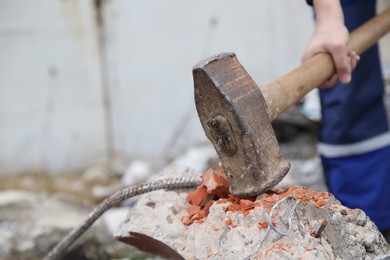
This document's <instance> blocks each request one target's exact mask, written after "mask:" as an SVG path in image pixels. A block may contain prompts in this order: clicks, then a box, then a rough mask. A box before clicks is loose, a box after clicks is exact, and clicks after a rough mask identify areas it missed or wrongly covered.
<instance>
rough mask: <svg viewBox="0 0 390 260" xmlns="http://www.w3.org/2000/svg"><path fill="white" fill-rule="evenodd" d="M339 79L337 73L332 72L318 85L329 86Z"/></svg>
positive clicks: (321, 86)
mask: <svg viewBox="0 0 390 260" xmlns="http://www.w3.org/2000/svg"><path fill="white" fill-rule="evenodd" d="M338 81H339V77H338V75H337V74H333V75H332V76H331V77H330V78H329V79H328V80H326V81H325V82H323V83H322V84H321V85H320V86H319V87H320V88H331V87H333V86H334V85H336V83H337V82H338Z"/></svg>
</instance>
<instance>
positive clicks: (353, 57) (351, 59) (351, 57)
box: [319, 51, 360, 88]
mask: <svg viewBox="0 0 390 260" xmlns="http://www.w3.org/2000/svg"><path fill="white" fill-rule="evenodd" d="M347 60H348V63H349V66H350V68H351V71H352V70H353V69H355V67H356V65H357V63H358V62H359V60H360V56H359V55H357V54H356V52H355V51H350V52H349V53H348V55H347ZM338 81H341V79H340V77H339V74H338V73H335V74H333V75H332V76H331V77H330V78H329V79H328V80H326V81H325V82H323V83H322V84H321V85H320V86H319V87H320V88H331V87H333V86H334V85H336V83H337V82H338ZM341 82H342V81H341ZM348 82H350V81H348ZM348 82H347V83H348ZM343 83H345V82H343Z"/></svg>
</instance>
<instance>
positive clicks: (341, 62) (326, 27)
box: [302, 0, 360, 87]
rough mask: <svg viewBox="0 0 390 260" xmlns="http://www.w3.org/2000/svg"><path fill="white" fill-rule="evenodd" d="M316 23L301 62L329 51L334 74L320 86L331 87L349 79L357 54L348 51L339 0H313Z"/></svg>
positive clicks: (357, 58)
mask: <svg viewBox="0 0 390 260" xmlns="http://www.w3.org/2000/svg"><path fill="white" fill-rule="evenodd" d="M313 7H314V11H315V13H316V25H315V30H314V33H313V35H312V37H311V39H310V41H309V43H308V45H307V47H306V50H305V51H304V53H303V56H302V62H304V61H306V60H307V59H309V58H310V57H312V56H314V55H316V54H317V53H320V52H329V53H330V54H331V55H332V58H333V61H334V64H335V66H336V74H335V75H333V76H332V77H331V78H330V79H329V80H328V81H326V82H324V83H323V84H322V85H321V87H331V86H333V85H334V84H336V83H337V81H341V82H342V83H349V82H350V81H351V71H352V70H353V69H354V67H355V66H356V63H357V61H358V60H359V58H360V57H359V56H358V55H356V53H355V52H353V51H351V52H348V49H347V44H348V36H349V33H348V29H347V28H346V27H345V25H344V15H343V11H342V9H341V4H340V0H314V1H313Z"/></svg>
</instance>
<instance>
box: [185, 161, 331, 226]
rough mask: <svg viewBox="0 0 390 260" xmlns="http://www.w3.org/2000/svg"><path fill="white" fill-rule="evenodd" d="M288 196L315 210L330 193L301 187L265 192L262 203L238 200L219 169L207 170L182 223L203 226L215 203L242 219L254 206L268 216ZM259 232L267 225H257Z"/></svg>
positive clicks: (324, 201)
mask: <svg viewBox="0 0 390 260" xmlns="http://www.w3.org/2000/svg"><path fill="white" fill-rule="evenodd" d="M287 196H294V197H295V198H296V199H299V200H300V201H302V202H309V201H313V202H314V203H315V205H316V207H318V208H319V207H322V206H324V205H326V202H327V200H328V199H329V193H327V192H317V191H311V190H308V189H306V188H304V187H297V186H293V187H290V188H288V189H287V190H285V191H283V192H278V191H276V190H270V191H267V192H266V193H265V194H264V195H263V197H264V198H262V199H261V200H256V197H250V198H239V197H237V196H234V195H233V194H231V193H230V192H229V182H228V180H227V178H226V175H225V172H224V170H223V168H222V167H221V166H219V165H217V166H214V167H212V168H210V169H209V170H207V171H206V172H205V173H204V174H203V176H202V183H201V184H200V186H199V187H198V188H197V189H196V190H195V191H193V192H191V193H190V194H188V196H187V201H188V202H189V204H190V206H189V207H188V216H186V217H184V218H183V220H182V222H183V224H185V225H191V224H192V223H194V222H197V223H203V222H204V219H205V218H206V217H207V215H208V214H209V209H210V207H211V206H212V205H213V204H214V203H228V206H226V207H225V208H224V210H225V211H226V212H227V211H232V212H237V211H239V212H241V213H242V214H244V215H245V216H247V215H248V214H249V212H250V211H251V210H252V209H254V208H255V207H256V206H264V208H265V209H266V212H267V213H270V211H271V208H272V207H273V206H274V205H275V204H276V203H277V202H278V201H280V200H282V199H283V198H285V197H287ZM225 224H226V225H229V226H232V227H235V226H234V225H233V224H232V221H231V220H230V219H227V220H226V221H225ZM258 226H259V228H267V227H268V223H267V222H259V223H258Z"/></svg>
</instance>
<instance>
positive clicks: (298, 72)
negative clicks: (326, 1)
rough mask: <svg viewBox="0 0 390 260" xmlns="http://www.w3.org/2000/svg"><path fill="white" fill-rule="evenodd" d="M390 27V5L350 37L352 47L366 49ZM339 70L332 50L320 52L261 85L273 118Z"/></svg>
mask: <svg viewBox="0 0 390 260" xmlns="http://www.w3.org/2000/svg"><path fill="white" fill-rule="evenodd" d="M389 30H390V8H388V9H387V10H385V11H384V12H382V13H381V14H379V15H377V16H375V17H374V18H372V19H371V20H369V21H368V22H366V23H365V24H363V25H362V26H360V27H359V28H357V29H356V30H354V31H353V32H352V33H351V34H350V37H349V41H348V49H349V50H354V51H356V53H357V54H361V53H363V52H364V51H365V50H367V49H368V48H369V47H370V46H372V45H373V44H375V43H376V42H377V41H378V40H379V39H380V38H381V37H382V36H384V35H385V34H386V33H387V32H388V31H389ZM334 73H335V66H334V63H333V60H332V57H331V55H330V54H329V53H319V54H317V55H315V56H314V57H312V58H310V59H309V60H307V61H306V62H304V63H303V64H302V65H300V66H299V67H297V68H296V69H294V70H292V71H291V72H289V73H288V74H286V75H284V76H282V77H280V78H279V79H277V80H275V81H273V82H271V83H270V84H268V85H265V86H263V87H262V88H261V92H262V93H263V96H264V99H265V101H266V103H267V107H268V116H269V119H270V121H271V122H272V121H273V120H274V119H276V118H277V117H278V116H279V115H280V114H281V113H282V112H283V111H284V110H285V109H287V108H288V107H289V106H291V105H293V104H295V103H296V102H298V101H299V100H301V99H302V98H303V97H304V96H305V95H306V94H307V93H308V92H309V91H310V90H312V89H314V88H315V87H317V86H319V85H320V84H321V83H323V82H324V81H325V80H327V79H328V78H329V77H330V76H332V75H333V74H334Z"/></svg>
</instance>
